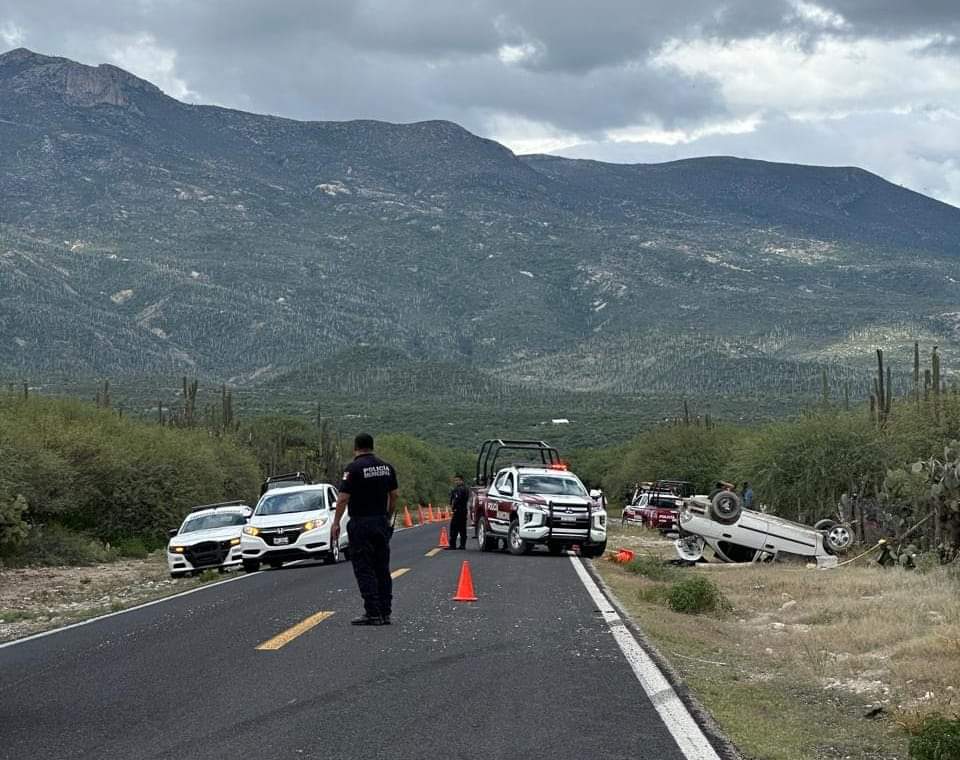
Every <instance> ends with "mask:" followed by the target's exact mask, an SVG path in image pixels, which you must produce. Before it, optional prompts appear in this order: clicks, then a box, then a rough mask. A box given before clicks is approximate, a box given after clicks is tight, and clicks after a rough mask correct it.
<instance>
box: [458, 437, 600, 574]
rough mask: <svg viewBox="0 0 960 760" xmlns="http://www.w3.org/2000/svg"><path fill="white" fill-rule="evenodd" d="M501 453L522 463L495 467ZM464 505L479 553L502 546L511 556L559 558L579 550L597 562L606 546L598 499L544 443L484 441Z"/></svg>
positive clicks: (556, 453) (598, 492)
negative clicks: (536, 551)
mask: <svg viewBox="0 0 960 760" xmlns="http://www.w3.org/2000/svg"><path fill="white" fill-rule="evenodd" d="M505 452H511V455H519V456H520V457H522V458H524V459H525V460H526V461H524V462H520V463H513V464H502V465H501V466H500V467H499V468H498V466H497V460H498V458H500V456H501V455H502V454H504V453H505ZM531 460H532V461H531ZM468 504H469V507H468V510H469V519H470V524H471V525H473V526H474V531H475V535H476V538H477V542H478V543H479V545H480V551H496V550H497V549H499V548H500V546H501V543H502V544H505V545H506V548H507V550H508V551H509V552H510V553H511V554H528V553H530V552H531V551H533V548H534V547H535V546H546V547H547V549H548V550H549V551H550V553H551V554H560V553H562V552H563V551H565V550H566V549H569V548H571V547H573V546H579V547H580V554H581V555H582V556H585V557H599V556H601V555H602V554H603V552H604V551H605V550H606V547H607V511H606V507H605V504H604V499H603V494H602V493H601V492H600V491H592V492H591V491H587V489H586V487H585V486H584V485H583V483H582V482H581V480H580V478H578V477H577V476H576V475H574V474H573V473H572V472H570V471H569V470H568V469H567V467H566V465H565V464H564V463H563V462H562V461H561V460H560V455H559V453H558V452H557V450H556V449H555V448H553V447H552V446H548V445H547V444H546V443H544V442H543V441H507V440H502V439H492V440H489V441H485V442H484V443H483V445H482V446H481V447H480V454H479V456H478V457H477V473H476V481H475V485H474V486H473V487H472V488H471V489H470V500H469V503H468Z"/></svg>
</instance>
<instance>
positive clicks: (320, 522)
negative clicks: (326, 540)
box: [303, 517, 327, 530]
mask: <svg viewBox="0 0 960 760" xmlns="http://www.w3.org/2000/svg"><path fill="white" fill-rule="evenodd" d="M326 524H327V518H326V517H318V518H317V519H316V520H310V521H309V522H305V523H304V524H303V529H304V530H316V529H317V528H322V527H323V526H324V525H326Z"/></svg>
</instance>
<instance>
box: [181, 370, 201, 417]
mask: <svg viewBox="0 0 960 760" xmlns="http://www.w3.org/2000/svg"><path fill="white" fill-rule="evenodd" d="M198 385H199V381H197V380H194V381H193V382H188V381H187V378H186V376H184V378H183V424H184V426H186V427H193V426H194V425H195V424H196V420H197V386H198Z"/></svg>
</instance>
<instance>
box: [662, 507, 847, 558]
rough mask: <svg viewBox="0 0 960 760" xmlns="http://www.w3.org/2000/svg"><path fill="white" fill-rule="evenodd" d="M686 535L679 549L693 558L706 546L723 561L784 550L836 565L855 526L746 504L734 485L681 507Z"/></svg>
mask: <svg viewBox="0 0 960 760" xmlns="http://www.w3.org/2000/svg"><path fill="white" fill-rule="evenodd" d="M679 523H680V538H678V539H677V540H676V541H675V542H674V545H675V546H676V549H677V554H678V555H679V557H680V558H681V559H683V560H686V561H688V562H697V561H699V560H700V559H702V558H703V550H704V548H705V547H706V546H709V547H710V548H711V549H713V553H714V555H715V556H716V557H717V559H719V560H721V561H723V562H753V561H757V560H762V559H773V558H775V557H776V556H777V555H778V554H781V553H783V554H796V555H799V556H803V557H812V558H813V559H815V560H816V563H817V566H818V567H830V566H833V565H836V563H837V558H836V556H835V555H836V554H838V553H840V552H842V551H844V550H846V549H847V548H848V547H849V546H850V544H851V543H852V541H853V534H852V532H851V531H850V529H849V527H848V526H846V525H844V524H843V523H837V522H835V521H833V520H821V521H820V522H819V523H817V524H816V525H815V526H814V527H812V528H811V527H810V526H808V525H803V524H802V523H798V522H793V521H792V520H785V519H784V518H782V517H776V516H775V515H768V514H766V513H765V512H755V511H753V510H749V509H743V508H742V506H741V504H740V498H739V497H738V496H737V494H735V493H733V492H732V491H722V492H720V493H718V494H716V495H715V496H714V497H713V498H712V499H711V498H709V497H707V496H694V497H692V498H689V499H685V500H684V502H683V507H682V508H681V509H680V515H679Z"/></svg>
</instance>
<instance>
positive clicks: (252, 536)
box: [240, 483, 350, 572]
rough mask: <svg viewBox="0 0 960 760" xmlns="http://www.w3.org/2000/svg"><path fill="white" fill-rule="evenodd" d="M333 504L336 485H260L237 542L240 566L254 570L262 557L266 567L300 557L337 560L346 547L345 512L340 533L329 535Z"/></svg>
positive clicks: (300, 558)
mask: <svg viewBox="0 0 960 760" xmlns="http://www.w3.org/2000/svg"><path fill="white" fill-rule="evenodd" d="M336 509H337V489H336V488H334V487H333V486H331V485H328V484H326V483H316V484H313V485H299V486H293V487H289V488H273V489H270V490H268V491H266V492H265V493H264V494H263V496H261V497H260V501H259V502H257V507H256V509H254V511H253V516H252V517H251V518H250V522H249V523H248V524H247V525H246V526H245V527H244V528H243V534H242V536H241V542H240V550H241V556H242V558H243V569H244V570H246V571H247V572H255V571H257V570H259V569H260V564H261V563H262V562H266V563H267V564H268V565H270V566H271V567H280V566H281V565H282V564H283V563H284V562H294V561H296V560H304V559H319V560H323V561H324V562H325V563H328V564H334V563H337V562H339V561H340V558H341V556H342V555H343V552H344V550H346V549H347V548H348V538H347V522H348V521H349V519H350V518H349V516H348V515H347V514H344V515H343V519H342V520H341V525H340V539H339V540H338V541H331V540H330V527H331V526H332V525H333V518H334V517H335V514H334V513H335V512H336Z"/></svg>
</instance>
